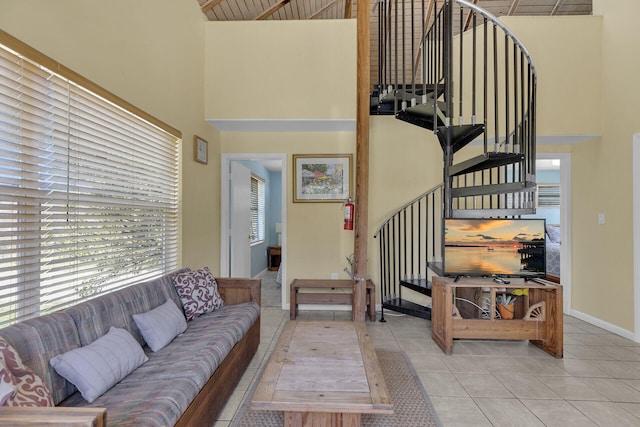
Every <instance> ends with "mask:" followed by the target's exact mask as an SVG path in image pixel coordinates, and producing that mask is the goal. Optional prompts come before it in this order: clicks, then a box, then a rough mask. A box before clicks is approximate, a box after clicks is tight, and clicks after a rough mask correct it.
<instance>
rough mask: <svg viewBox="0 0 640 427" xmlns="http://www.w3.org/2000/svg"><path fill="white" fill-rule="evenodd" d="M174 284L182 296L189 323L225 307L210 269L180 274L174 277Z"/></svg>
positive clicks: (181, 299)
mask: <svg viewBox="0 0 640 427" xmlns="http://www.w3.org/2000/svg"><path fill="white" fill-rule="evenodd" d="M173 284H174V286H175V288H176V291H177V292H178V295H179V296H180V301H181V302H182V308H183V309H184V314H185V316H186V318H187V321H189V320H191V319H195V318H196V317H198V316H200V315H201V314H204V313H209V312H211V311H213V310H216V309H218V308H220V307H222V306H223V305H224V301H223V300H222V297H221V296H220V293H219V292H218V284H217V283H216V279H214V277H213V275H212V274H211V271H209V268H208V267H205V268H202V269H200V270H195V271H186V272H184V273H178V274H176V275H175V276H173Z"/></svg>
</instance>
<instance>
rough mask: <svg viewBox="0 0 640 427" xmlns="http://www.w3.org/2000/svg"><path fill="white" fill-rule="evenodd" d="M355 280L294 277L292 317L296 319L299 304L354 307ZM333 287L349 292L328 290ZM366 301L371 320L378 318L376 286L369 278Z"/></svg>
mask: <svg viewBox="0 0 640 427" xmlns="http://www.w3.org/2000/svg"><path fill="white" fill-rule="evenodd" d="M354 285H355V282H354V281H353V280H320V279H293V281H292V282H291V289H290V291H291V292H290V299H291V303H290V304H289V305H290V316H289V317H290V319H291V320H296V316H297V315H298V304H339V305H351V306H352V307H353V287H354ZM300 289H318V290H320V291H318V292H299V291H300ZM332 289H349V290H351V292H349V293H338V292H327V291H328V290H332ZM366 289H367V292H366V297H365V298H366V301H365V304H366V306H367V315H368V316H369V320H376V287H375V285H374V284H373V282H372V281H371V280H368V279H367V287H366Z"/></svg>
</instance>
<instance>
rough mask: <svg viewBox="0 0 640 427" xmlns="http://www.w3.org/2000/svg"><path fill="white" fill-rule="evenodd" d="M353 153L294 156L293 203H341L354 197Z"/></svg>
mask: <svg viewBox="0 0 640 427" xmlns="http://www.w3.org/2000/svg"><path fill="white" fill-rule="evenodd" d="M351 158H352V156H351V154H294V155H293V179H294V185H293V201H294V202H337V203H342V202H344V201H345V200H347V199H348V198H349V196H350V195H351Z"/></svg>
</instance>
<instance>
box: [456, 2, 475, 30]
mask: <svg viewBox="0 0 640 427" xmlns="http://www.w3.org/2000/svg"><path fill="white" fill-rule="evenodd" d="M473 4H475V5H477V4H478V0H473ZM464 21H465V22H464V28H463V29H462V30H461V31H460V32H461V33H464V32H465V31H467V30H468V29H469V27H470V26H471V22H472V21H473V10H471V9H469V13H467V18H466V19H465V20H464Z"/></svg>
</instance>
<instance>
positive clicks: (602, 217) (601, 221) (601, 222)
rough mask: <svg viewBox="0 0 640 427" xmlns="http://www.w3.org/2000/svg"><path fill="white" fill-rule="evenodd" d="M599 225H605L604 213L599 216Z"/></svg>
mask: <svg viewBox="0 0 640 427" xmlns="http://www.w3.org/2000/svg"><path fill="white" fill-rule="evenodd" d="M598 224H600V225H602V224H604V214H603V213H599V214H598Z"/></svg>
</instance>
